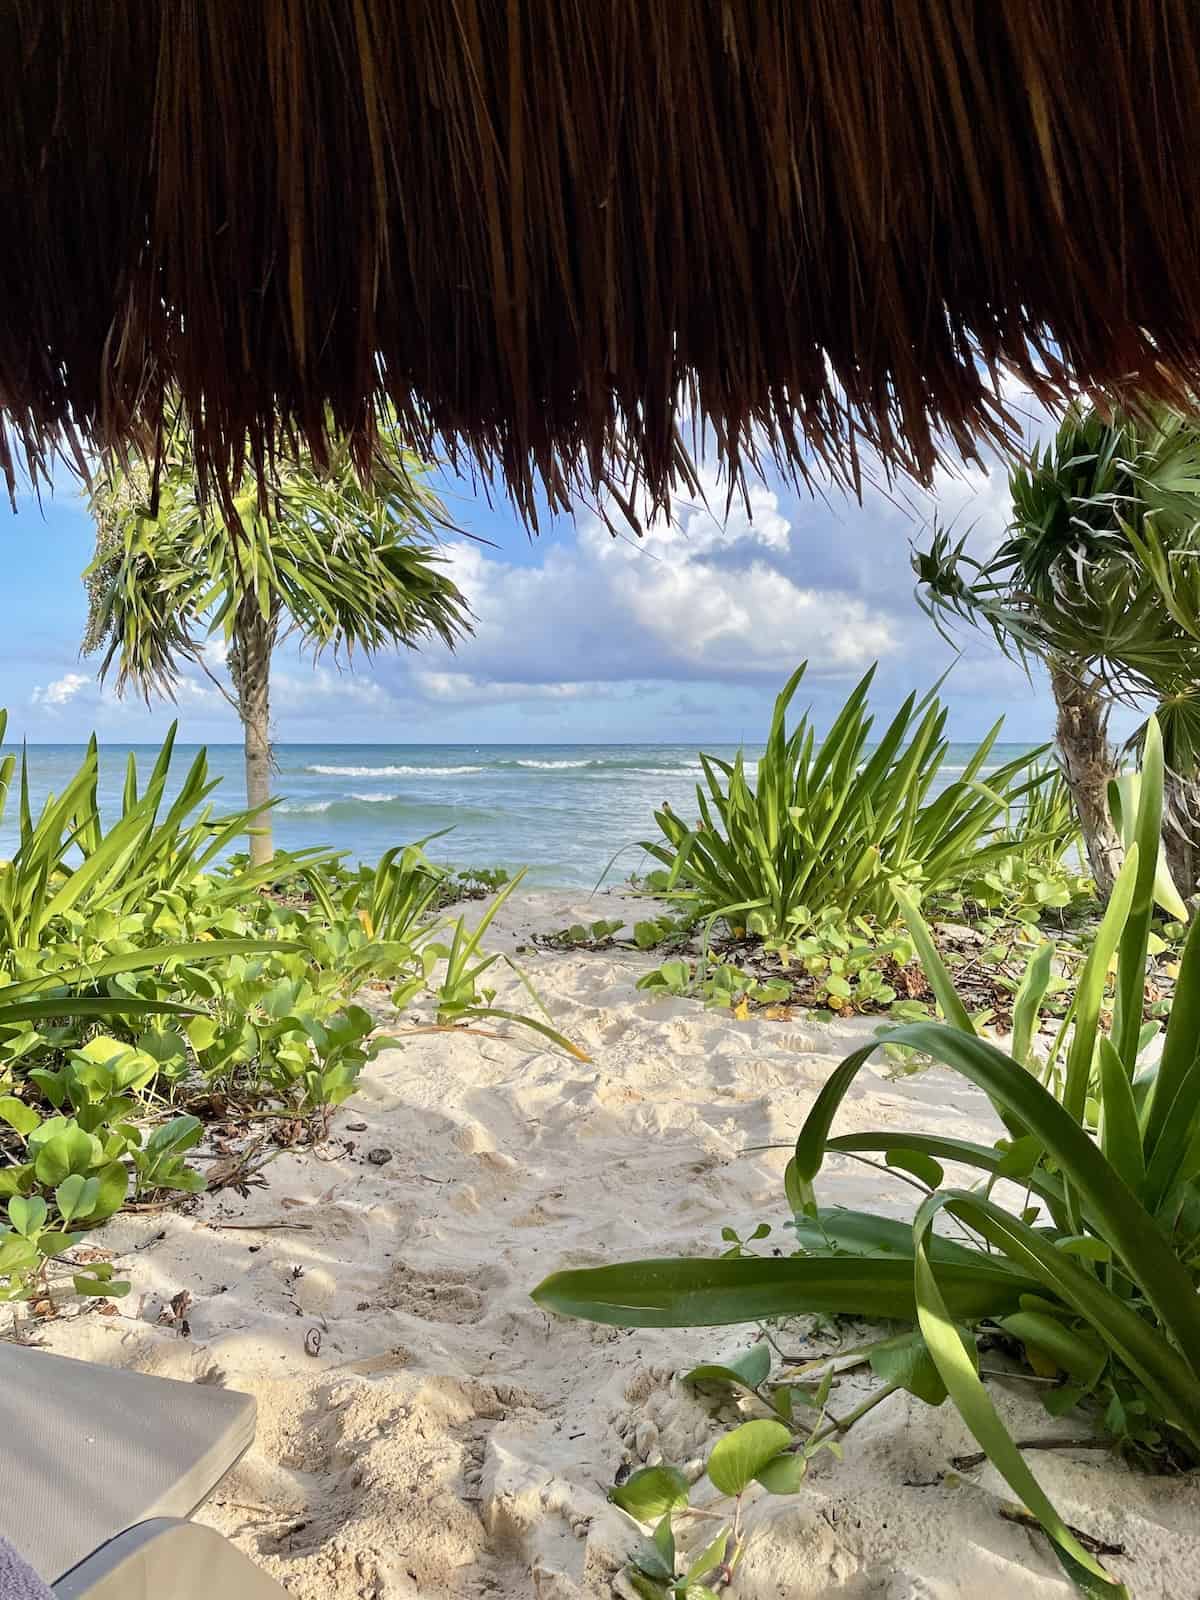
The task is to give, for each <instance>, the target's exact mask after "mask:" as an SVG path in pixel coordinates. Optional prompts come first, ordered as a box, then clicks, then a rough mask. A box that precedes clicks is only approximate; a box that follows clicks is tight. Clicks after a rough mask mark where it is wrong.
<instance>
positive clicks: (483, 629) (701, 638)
mask: <svg viewBox="0 0 1200 1600" xmlns="http://www.w3.org/2000/svg"><path fill="white" fill-rule="evenodd" d="M705 488H706V494H707V495H708V499H709V505H710V507H711V508H712V509H705V508H704V507H703V506H686V507H683V508H680V509H679V511H678V514H677V516H676V518H675V520H674V521H671V522H666V521H659V522H656V523H654V524H653V525H651V526H649V527H648V528H647V530H646V532H645V534H644V536H643V537H642V538H641V539H637V538H635V537H634V536H633V535H632V534H631V533H628V532H626V531H625V530H623V529H620V528H618V531H617V532H616V534H615V535H614V534H613V533H612V532H610V531H609V529H608V528H606V527H605V526H604V524H603V523H602V522H601V521H600V520H599V519H597V518H594V517H593V518H591V519H590V520H588V521H586V522H584V523H583V524H582V525H581V526H580V528H579V532H578V536H577V539H576V541H575V543H574V545H573V546H572V545H568V544H558V545H553V546H551V547H550V548H549V549H547V550H546V552H545V555H544V558H543V559H542V561H541V562H540V564H538V565H536V566H521V565H517V564H515V563H511V562H506V561H503V560H501V559H498V558H495V557H493V556H492V555H490V554H488V553H485V551H484V550H483V549H482V548H481V547H480V546H479V545H477V544H473V543H469V542H464V543H459V544H456V545H453V546H451V547H450V549H449V551H448V555H449V558H450V561H451V563H452V568H453V576H454V578H455V581H456V582H457V583H458V584H459V586H460V587H461V588H462V590H463V591H464V593H465V594H466V596H467V599H468V600H469V602H470V604H471V606H472V609H473V610H474V611H475V613H476V617H477V628H476V634H475V637H474V638H473V639H470V640H467V641H465V642H464V643H463V644H462V645H460V647H459V649H458V651H457V652H456V653H455V655H454V656H453V657H452V658H449V657H448V658H445V666H444V667H443V666H442V663H441V662H437V664H436V665H435V666H432V667H426V666H423V667H422V668H421V669H419V670H418V671H417V672H415V673H414V675H413V677H414V683H415V685H416V687H417V689H418V692H420V693H422V694H424V695H425V696H426V698H428V699H430V700H433V701H438V702H445V701H455V702H457V703H475V704H482V703H485V701H486V703H494V702H498V701H501V700H506V701H516V700H528V699H532V698H539V697H540V698H544V697H546V696H547V695H551V696H554V697H556V698H569V697H571V696H576V697H578V696H579V695H580V694H581V693H586V694H589V695H590V694H595V693H597V692H598V690H599V686H600V685H603V684H612V683H618V682H620V683H634V682H644V681H647V680H657V681H662V680H680V679H684V680H686V679H714V678H731V679H741V680H746V681H763V682H768V681H775V680H779V679H781V678H782V677H784V676H786V674H787V673H789V672H790V671H791V670H792V669H793V668H794V667H795V666H796V664H797V662H799V661H800V660H803V659H805V658H807V659H809V660H810V661H811V663H812V667H811V671H812V673H813V675H814V676H819V675H834V676H841V675H844V674H847V673H850V672H854V671H861V670H862V669H864V668H865V667H866V666H868V665H869V664H870V662H872V661H874V660H875V659H876V658H877V657H882V656H887V655H889V654H891V653H892V652H893V651H894V650H895V649H896V648H897V643H898V636H897V632H896V630H895V628H894V627H893V624H892V621H891V620H890V618H889V616H888V614H887V612H886V611H885V610H884V609H883V608H881V607H879V606H876V605H874V604H872V603H871V602H870V601H869V600H867V599H864V598H862V597H860V596H858V595H856V594H854V593H853V592H852V591H851V590H849V589H846V588H842V587H840V586H837V585H828V584H822V583H821V582H820V581H819V579H814V581H811V582H809V581H805V579H804V576H803V572H804V568H805V567H806V566H807V565H809V564H810V562H809V560H808V553H807V551H806V550H804V549H800V550H794V549H793V533H792V524H791V522H790V521H789V519H788V517H787V516H786V515H785V514H784V512H783V510H782V508H781V505H780V497H779V494H778V493H777V492H776V491H775V490H773V489H770V488H767V487H765V486H763V485H761V484H760V485H754V486H752V487H751V489H750V491H749V502H750V503H749V507H748V508H747V506H746V504H745V502H744V501H743V500H741V499H740V498H739V499H736V500H735V501H734V502H733V504H732V506H731V507H730V511H729V516H728V518H727V519H725V520H721V519H720V516H719V515H718V513H723V512H724V494H723V492H722V491H721V490H720V488H719V487H718V486H717V484H716V481H715V479H710V480H709V481H708V482H707V483H706V486H705ZM422 660H423V662H430V661H431V660H436V653H435V652H433V651H429V652H424V653H423V656H422ZM580 669H582V670H580Z"/></svg>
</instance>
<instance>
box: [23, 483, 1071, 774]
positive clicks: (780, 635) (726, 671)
mask: <svg viewBox="0 0 1200 1600" xmlns="http://www.w3.org/2000/svg"><path fill="white" fill-rule="evenodd" d="M440 487H441V489H442V491H443V494H444V497H445V499H446V501H447V504H448V506H449V509H450V511H451V515H452V517H453V519H454V520H455V522H456V523H457V524H458V525H459V526H460V527H461V528H462V529H464V530H465V531H466V532H468V533H471V534H475V535H477V536H478V537H479V538H480V539H481V540H487V541H490V544H485V543H477V542H471V541H466V540H458V541H452V542H451V543H450V544H449V545H448V546H447V551H446V554H447V557H448V559H449V560H450V561H451V562H452V565H453V570H454V573H455V576H456V577H457V579H458V581H459V584H460V586H461V587H462V589H463V590H464V592H465V593H466V595H467V598H468V600H469V602H470V604H471V606H472V608H473V610H474V611H475V613H476V615H477V618H478V625H477V630H476V635H475V637H474V638H473V639H471V640H469V641H468V642H466V643H465V644H463V645H462V646H461V647H460V648H459V649H458V651H457V652H456V653H454V654H453V655H452V654H450V653H449V652H448V651H446V650H444V649H442V648H440V647H439V648H437V649H431V650H429V651H426V652H422V653H420V654H413V653H410V652H407V651H402V652H399V653H398V654H388V655H384V656H379V657H376V658H375V659H374V660H371V661H362V660H356V662H355V663H354V667H353V670H349V671H348V670H345V669H344V667H339V665H338V664H337V663H335V662H334V661H333V659H332V658H331V657H325V658H322V659H321V660H320V661H318V662H316V663H314V662H312V661H311V660H309V659H306V658H305V657H303V656H302V655H301V654H300V653H299V652H298V651H296V650H295V649H294V648H292V647H291V646H290V645H285V646H284V647H283V648H281V650H280V651H279V653H278V655H277V657H276V663H275V673H274V678H275V683H274V695H273V700H274V721H275V734H276V738H277V739H278V740H279V741H280V742H313V743H322V742H329V741H341V742H348V743H356V742H364V743H409V742H412V743H427V742H436V743H442V742H457V741H463V742H478V741H495V742H500V741H514V742H537V743H565V742H573V741H598V742H625V741H643V740H648V741H665V742H681V743H689V744H693V743H698V744H703V743H705V742H709V743H718V742H724V741H729V740H738V739H742V738H744V739H746V740H747V741H748V742H754V741H755V740H757V739H758V738H759V737H760V736H761V733H762V731H763V729H764V728H765V725H766V720H767V718H768V716H769V711H770V705H771V701H772V699H773V696H774V694H775V692H776V691H777V689H778V688H779V686H780V684H781V683H782V682H783V681H784V679H785V678H786V677H787V675H788V673H789V672H790V671H791V669H792V668H793V667H794V666H795V664H796V663H797V662H799V661H800V660H802V659H804V658H806V657H807V658H808V660H809V662H810V668H809V680H808V682H809V687H808V696H807V697H808V698H809V699H811V700H812V701H813V703H814V704H815V706H816V707H817V710H818V714H821V713H822V712H825V711H829V710H832V709H833V708H834V707H835V706H836V704H837V703H838V702H839V701H840V699H841V698H842V697H843V696H844V694H845V693H846V691H847V689H848V688H849V686H850V685H851V683H853V682H854V681H855V680H856V679H857V677H858V676H859V675H860V674H861V672H862V671H864V670H865V669H866V667H867V666H869V665H870V663H871V662H872V661H873V660H875V659H878V660H879V662H880V667H879V672H878V674H877V679H876V683H877V695H876V699H877V702H878V705H879V707H880V710H881V711H885V710H887V709H889V708H891V707H894V706H895V705H896V704H897V703H898V702H899V701H900V700H901V699H902V698H903V696H904V695H905V694H906V693H907V692H908V691H909V690H911V689H914V688H918V689H924V688H926V687H928V686H929V685H930V684H931V683H932V682H933V680H934V679H935V678H936V677H937V676H938V675H939V674H940V673H941V672H942V671H944V670H945V668H946V667H947V666H949V665H951V663H952V662H953V661H954V652H953V651H952V650H951V649H950V648H948V647H947V646H946V645H945V644H944V643H943V642H942V641H941V640H940V639H939V638H938V636H937V634H936V633H935V631H934V630H933V628H932V626H931V624H930V623H929V621H928V619H927V618H926V617H925V616H924V615H923V614H922V613H921V612H920V610H919V609H918V607H917V605H916V602H915V600H914V599H913V593H912V589H913V585H912V573H911V569H910V566H909V553H910V549H909V547H910V541H912V540H919V538H920V536H921V534H922V531H923V527H924V524H925V522H926V520H927V519H928V517H929V516H930V514H931V513H932V511H933V510H934V509H935V508H937V509H938V510H939V513H940V514H941V515H942V516H944V517H947V518H957V519H958V523H959V526H960V527H962V528H964V529H965V528H967V527H971V528H972V530H973V531H972V540H973V541H974V542H977V543H978V544H980V545H985V544H987V543H990V542H994V541H995V540H996V539H998V538H999V537H1000V535H1001V533H1002V530H1003V527H1004V521H1005V516H1006V511H1007V498H1006V494H1005V487H1004V478H1003V474H1001V473H997V472H993V473H992V474H990V475H989V474H987V473H984V472H981V471H980V470H979V469H972V470H968V471H965V472H964V473H963V474H961V475H959V476H954V475H951V474H949V473H946V474H941V475H939V479H938V481H937V483H936V484H935V486H934V491H933V493H932V495H925V494H919V493H916V492H915V491H912V490H911V489H910V490H908V491H906V498H907V499H908V500H909V501H910V502H911V505H910V506H909V507H902V506H901V505H900V504H898V503H896V502H895V501H893V500H889V499H888V498H887V497H885V496H884V495H883V494H881V493H879V492H876V491H868V493H867V496H866V498H865V500H864V503H863V504H862V505H861V506H859V505H857V504H856V503H854V502H853V501H851V500H847V499H844V498H843V497H842V496H841V495H840V494H836V493H831V495H830V497H829V499H828V500H827V501H825V502H822V501H821V500H820V499H814V498H812V497H811V496H810V495H809V494H808V493H807V492H805V491H796V490H795V489H794V488H792V487H791V486H790V485H788V484H786V483H784V482H782V481H780V480H778V479H776V478H774V477H772V478H770V479H768V481H767V482H766V483H764V484H761V485H754V486H752V491H751V502H752V504H751V511H752V515H751V516H750V517H747V515H746V512H745V510H744V508H742V507H741V506H739V505H736V504H735V506H734V508H733V510H732V511H731V513H730V516H729V518H728V519H727V520H726V521H725V522H724V523H723V524H722V523H721V522H718V521H717V520H716V518H715V517H714V516H713V515H710V514H709V513H708V512H707V511H705V510H704V509H703V508H702V507H700V506H695V505H680V506H679V507H677V514H676V519H675V521H674V523H673V524H669V525H660V526H658V527H656V528H655V529H653V530H652V531H651V532H650V533H649V534H648V536H647V537H646V538H645V539H644V540H642V541H640V542H639V541H637V540H636V539H634V538H633V537H632V536H631V535H630V536H624V537H620V538H618V539H615V540H614V539H613V537H612V536H611V535H610V534H609V533H608V532H607V531H606V530H605V529H604V528H603V527H602V526H601V525H600V523H599V522H598V521H597V519H596V518H595V516H594V515H591V514H589V513H587V512H584V511H581V512H580V513H579V515H578V516H577V517H576V518H574V519H568V518H558V519H556V520H551V521H549V522H547V524H546V525H545V526H544V527H543V529H542V532H541V535H540V537H538V538H537V539H536V540H530V538H529V537H528V536H527V534H526V532H525V530H524V528H523V527H522V525H521V524H520V522H519V521H518V519H517V517H516V515H515V513H513V511H512V510H511V508H510V507H509V506H508V505H507V503H506V502H504V501H503V500H500V501H496V502H495V503H493V504H491V505H489V504H488V501H487V498H486V496H485V495H484V493H483V492H482V490H481V489H479V488H476V487H473V486H472V485H471V484H470V483H468V482H465V481H463V480H459V479H454V478H447V477H445V476H443V477H442V479H441V480H440ZM709 504H710V505H711V506H712V507H714V508H715V509H720V510H723V508H724V493H723V490H721V488H720V487H719V485H718V484H717V481H716V478H715V474H714V475H712V476H711V477H710V478H709ZM0 540H3V541H4V545H5V549H4V559H5V565H6V569H7V570H8V571H9V573H10V574H11V578H10V584H9V589H8V596H9V598H8V601H7V603H6V605H5V615H4V623H5V627H4V634H3V644H2V645H0V704H3V705H6V706H7V707H8V711H9V737H10V738H12V737H13V736H16V737H21V736H26V737H28V738H29V739H30V740H31V741H43V742H55V743H57V742H60V741H61V742H66V741H73V740H78V739H82V738H85V737H86V736H87V734H88V733H89V732H91V731H92V729H93V728H94V729H96V730H97V731H98V733H99V734H100V737H101V739H102V740H103V741H105V742H107V743H125V742H136V741H141V740H151V739H157V738H158V737H159V736H160V735H161V734H162V732H163V731H164V730H165V728H166V726H167V724H168V723H169V722H170V720H171V718H172V716H175V715H178V716H179V719H180V725H181V727H180V733H181V737H182V738H183V739H184V740H187V741H193V740H195V741H201V740H207V741H213V742H216V741H224V740H234V739H236V738H237V737H238V729H237V724H236V721H235V719H234V717H233V714H232V712H231V711H230V710H229V709H228V707H227V706H226V705H225V704H224V702H223V701H222V699H221V697H220V696H219V694H218V693H217V692H216V690H215V689H213V688H212V687H211V685H210V684H209V683H208V682H207V681H206V680H205V679H204V677H203V676H202V675H201V674H200V673H199V672H197V671H190V672H189V673H188V675H187V676H186V677H185V679H184V681H183V683H182V685H181V689H180V695H179V701H178V705H177V707H172V706H170V705H169V704H166V705H158V706H154V707H151V708H149V709H148V708H147V707H146V706H145V705H143V704H142V703H141V702H140V701H138V700H137V699H135V698H132V697H127V698H126V699H125V700H121V699H119V698H118V697H117V696H116V694H115V692H114V691H113V690H112V689H111V688H110V687H107V686H103V687H102V686H101V685H99V684H98V683H97V682H96V681H95V666H96V663H95V662H94V661H87V660H81V659H80V657H79V650H78V641H79V638H80V635H81V632H82V629H83V623H84V617H85V610H86V607H85V596H84V590H83V585H82V583H81V582H80V573H81V572H82V570H83V568H84V567H85V565H86V564H87V561H88V559H89V555H90V551H91V544H92V529H91V524H90V521H89V518H88V515H87V512H86V508H85V506H84V504H83V502H82V500H81V499H80V498H79V496H78V493H77V492H76V491H75V490H74V489H73V487H72V484H71V482H70V480H68V479H63V480H62V481H61V482H60V484H59V485H58V487H57V488H56V491H55V493H54V495H53V496H52V497H50V498H48V499H45V500H44V501H43V504H42V505H41V506H39V505H38V503H37V502H36V501H35V500H34V499H33V498H32V497H30V496H22V497H21V498H20V499H19V501H18V505H17V509H16V512H15V513H13V512H12V511H11V510H9V509H8V507H7V506H0ZM961 643H962V646H963V653H962V655H961V657H960V658H959V659H958V661H957V664H956V665H955V666H954V669H953V671H952V672H951V674H950V677H949V679H948V681H947V684H946V687H945V690H944V693H945V695H946V696H947V698H948V700H949V702H950V705H951V708H952V709H951V718H950V731H951V734H952V736H954V737H956V738H959V739H970V738H974V737H976V736H978V735H981V734H982V733H983V732H984V731H986V729H987V728H988V727H989V726H990V724H991V723H992V722H993V721H994V720H995V718H997V717H998V716H1000V715H1002V714H1003V715H1004V716H1005V717H1006V722H1005V734H1004V735H1002V737H1005V738H1009V739H1017V740H1037V741H1041V740H1042V739H1047V738H1049V737H1050V735H1051V732H1052V725H1053V716H1052V709H1051V706H1050V702H1049V698H1048V695H1047V692H1046V690H1045V687H1044V684H1041V683H1040V682H1039V683H1035V684H1034V685H1031V684H1030V683H1029V682H1028V681H1027V680H1026V678H1025V677H1024V674H1023V673H1022V672H1021V671H1020V670H1019V669H1018V668H1016V667H1014V666H1013V665H1012V664H1011V663H1009V662H1006V661H1005V660H1004V658H1003V657H1002V656H1001V655H1000V654H999V652H998V651H997V650H996V649H995V647H994V646H993V645H991V644H989V643H988V642H987V641H986V640H985V639H984V638H982V637H981V636H979V635H975V634H972V633H970V632H964V634H963V635H962V637H961ZM214 662H215V658H214ZM218 670H220V669H219V667H218Z"/></svg>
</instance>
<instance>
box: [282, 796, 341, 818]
mask: <svg viewBox="0 0 1200 1600" xmlns="http://www.w3.org/2000/svg"><path fill="white" fill-rule="evenodd" d="M332 804H333V801H332V800H310V801H309V802H308V803H307V804H306V805H292V804H291V802H290V801H287V800H285V801H284V803H283V804H282V805H281V806H276V807H275V810H276V812H277V814H279V815H280V816H285V817H312V816H316V815H317V814H318V813H319V812H322V811H328V810H329V808H330V806H331V805H332Z"/></svg>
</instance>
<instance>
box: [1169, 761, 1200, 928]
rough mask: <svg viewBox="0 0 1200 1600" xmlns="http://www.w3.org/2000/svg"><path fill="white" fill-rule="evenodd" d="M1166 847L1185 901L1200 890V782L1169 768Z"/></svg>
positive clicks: (1177, 886) (1175, 879)
mask: <svg viewBox="0 0 1200 1600" xmlns="http://www.w3.org/2000/svg"><path fill="white" fill-rule="evenodd" d="M1163 848H1164V850H1165V852H1166V857H1167V867H1168V869H1169V871H1170V874H1171V877H1172V878H1173V879H1174V881H1175V887H1176V888H1177V889H1178V890H1179V892H1180V894H1181V895H1182V896H1183V898H1184V899H1185V900H1190V899H1191V898H1192V897H1193V896H1194V895H1195V894H1196V893H1197V891H1198V890H1200V882H1198V881H1197V880H1198V879H1200V782H1197V780H1196V779H1194V778H1181V777H1178V776H1177V775H1176V774H1175V773H1173V772H1171V771H1168V772H1167V775H1166V781H1165V784H1164V788H1163Z"/></svg>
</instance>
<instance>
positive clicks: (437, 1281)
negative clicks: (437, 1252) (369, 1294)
mask: <svg viewBox="0 0 1200 1600" xmlns="http://www.w3.org/2000/svg"><path fill="white" fill-rule="evenodd" d="M485 1279H486V1282H485ZM495 1281H496V1275H495V1274H489V1273H475V1274H473V1275H472V1279H471V1280H470V1281H468V1278H467V1274H466V1273H465V1272H456V1271H455V1270H454V1269H453V1268H451V1267H443V1268H437V1269H435V1270H433V1271H431V1272H422V1271H421V1270H419V1269H418V1268H416V1267H406V1266H404V1265H403V1263H400V1264H398V1265H396V1266H394V1267H393V1268H392V1270H391V1272H390V1273H389V1275H388V1277H387V1280H386V1281H385V1283H384V1284H383V1285H382V1287H381V1289H380V1291H379V1296H378V1299H377V1301H376V1304H377V1305H378V1306H380V1307H386V1308H387V1309H388V1310H390V1311H406V1312H408V1314H409V1315H410V1316H414V1317H420V1318H421V1319H422V1320H423V1321H425V1322H450V1323H456V1324H461V1323H467V1322H478V1321H479V1320H480V1319H481V1318H482V1316H483V1314H484V1311H485V1309H486V1306H487V1300H486V1297H485V1296H484V1294H483V1293H482V1292H481V1290H482V1289H483V1288H487V1287H488V1286H489V1285H491V1284H494V1283H495ZM477 1286H478V1287H477Z"/></svg>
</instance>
